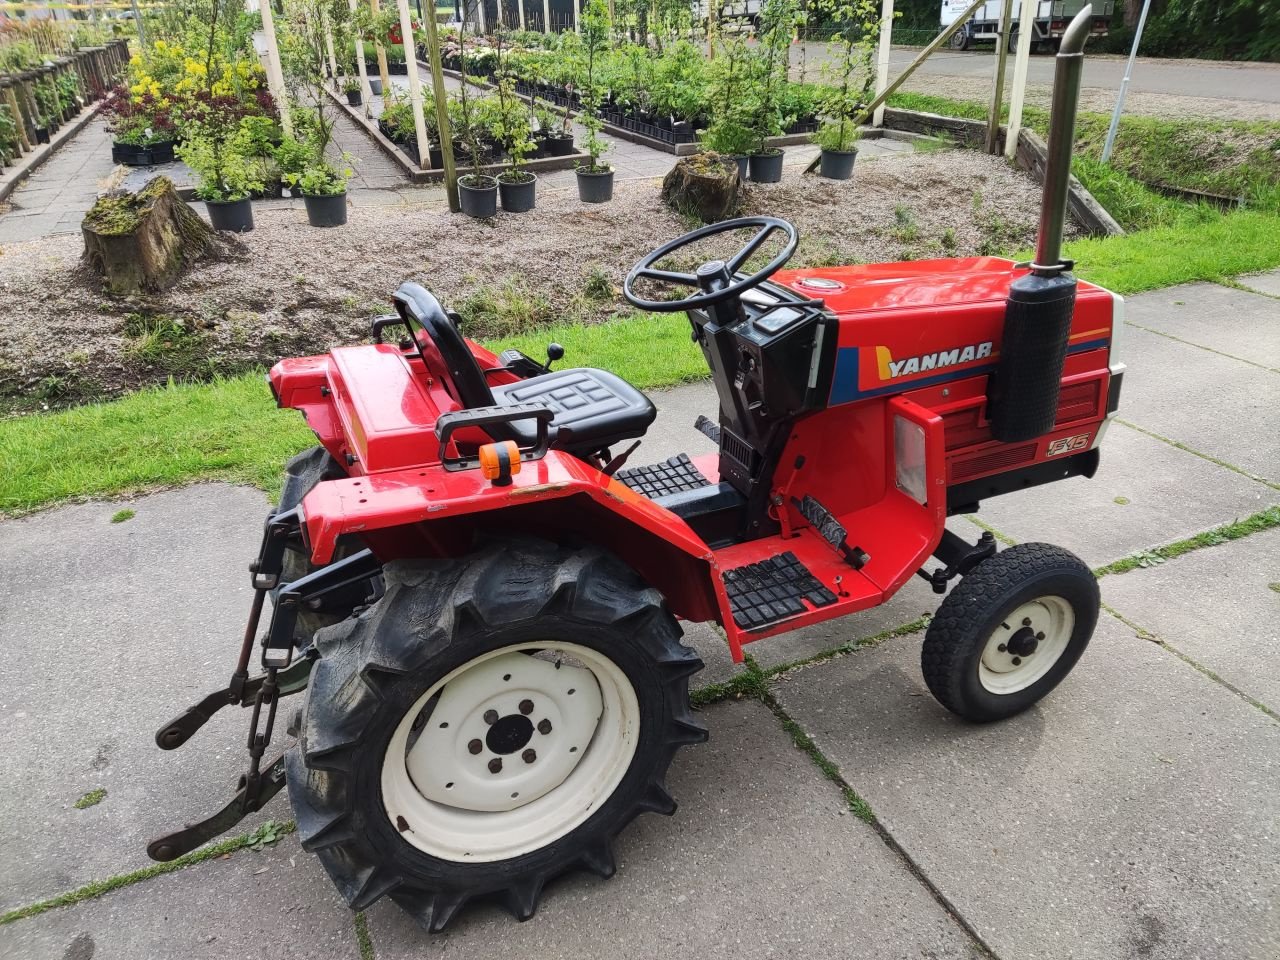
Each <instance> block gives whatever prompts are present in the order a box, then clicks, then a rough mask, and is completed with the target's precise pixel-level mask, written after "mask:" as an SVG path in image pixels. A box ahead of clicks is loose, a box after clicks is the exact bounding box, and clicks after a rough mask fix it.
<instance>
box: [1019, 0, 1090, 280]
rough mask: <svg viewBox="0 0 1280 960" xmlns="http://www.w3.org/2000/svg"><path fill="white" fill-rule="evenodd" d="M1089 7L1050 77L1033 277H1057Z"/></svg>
mask: <svg viewBox="0 0 1280 960" xmlns="http://www.w3.org/2000/svg"><path fill="white" fill-rule="evenodd" d="M1092 22H1093V5H1092V4H1089V5H1087V6H1086V7H1085V8H1084V9H1083V10H1081V11H1080V12H1079V13H1077V14H1076V16H1075V19H1074V20H1072V21H1071V23H1070V24H1069V25H1068V26H1067V30H1066V32H1065V33H1064V34H1063V35H1062V45H1061V46H1060V47H1059V49H1058V56H1057V59H1056V64H1055V71H1054V77H1053V101H1052V104H1051V106H1050V108H1049V146H1048V149H1047V151H1046V153H1047V156H1046V158H1045V166H1044V194H1043V199H1042V200H1041V201H1040V230H1039V234H1038V236H1037V237H1036V259H1035V263H1034V264H1032V267H1031V270H1032V272H1033V273H1035V274H1036V275H1037V276H1041V277H1046V276H1054V275H1056V274H1058V273H1061V272H1062V271H1063V270H1064V269H1065V266H1064V265H1063V263H1062V228H1063V224H1064V223H1065V222H1066V219H1067V185H1068V183H1069V181H1070V179H1071V148H1072V146H1073V145H1074V141H1075V135H1076V107H1077V106H1078V104H1079V100H1080V75H1081V73H1083V71H1084V42H1085V41H1086V40H1087V39H1089V26H1090V24H1091V23H1092Z"/></svg>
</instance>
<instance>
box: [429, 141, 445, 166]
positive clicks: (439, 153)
mask: <svg viewBox="0 0 1280 960" xmlns="http://www.w3.org/2000/svg"><path fill="white" fill-rule="evenodd" d="M427 162H428V163H429V164H431V169H432V170H442V169H444V151H443V150H441V149H440V145H439V144H435V143H433V144H431V145H430V146H429V147H427Z"/></svg>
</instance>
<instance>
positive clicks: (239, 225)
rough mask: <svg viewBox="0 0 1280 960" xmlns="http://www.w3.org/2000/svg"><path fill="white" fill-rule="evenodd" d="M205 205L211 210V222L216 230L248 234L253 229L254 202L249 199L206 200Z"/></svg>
mask: <svg viewBox="0 0 1280 960" xmlns="http://www.w3.org/2000/svg"><path fill="white" fill-rule="evenodd" d="M204 205H205V206H206V207H208V208H209V222H210V223H211V224H213V229H215V230H230V231H232V232H233V233H248V232H249V231H250V230H252V229H253V201H251V200H250V199H249V198H248V197H245V198H244V199H243V200H206V201H205V204H204Z"/></svg>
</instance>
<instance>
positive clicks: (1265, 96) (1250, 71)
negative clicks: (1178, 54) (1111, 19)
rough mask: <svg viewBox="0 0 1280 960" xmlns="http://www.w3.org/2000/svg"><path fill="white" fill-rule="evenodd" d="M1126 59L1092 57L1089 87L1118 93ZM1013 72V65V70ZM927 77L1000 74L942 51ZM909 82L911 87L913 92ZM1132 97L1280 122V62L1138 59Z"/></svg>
mask: <svg viewBox="0 0 1280 960" xmlns="http://www.w3.org/2000/svg"><path fill="white" fill-rule="evenodd" d="M826 46H827V45H826V44H824V43H807V44H805V48H806V55H807V56H809V57H812V58H813V59H812V60H811V61H810V63H816V62H818V61H819V60H820V59H821V58H822V57H824V56H825V55H826ZM919 52H920V51H919V49H918V48H914V47H895V48H894V49H893V53H892V55H891V58H890V61H889V76H890V78H892V77H896V76H897V75H899V74H900V73H901V72H902V71H903V70H904V69H905V68H906V67H907V65H908V64H910V63H911V61H912V60H914V59H915V57H916V55H917V54H918V53H919ZM798 59H799V50H798V48H793V50H792V57H791V60H792V63H793V64H795V63H796V62H797V61H798ZM1125 60H1126V58H1125V57H1123V56H1119V55H1115V54H1096V55H1094V54H1090V55H1088V56H1086V57H1085V62H1084V79H1083V82H1082V86H1084V87H1086V88H1102V89H1110V90H1117V89H1118V88H1119V86H1120V81H1121V79H1122V78H1123V77H1124V68H1125ZM1008 69H1009V72H1010V73H1012V70H1013V67H1012V62H1010V65H1009V68H1008ZM1053 69H1054V58H1053V56H1051V55H1049V54H1032V56H1031V63H1030V67H1029V68H1028V83H1029V84H1031V85H1043V86H1048V85H1049V84H1051V83H1052V82H1053ZM917 74H918V75H920V76H924V77H962V78H965V79H967V80H985V81H990V79H991V78H992V77H993V76H994V75H995V54H994V51H993V50H991V49H989V48H988V49H985V50H984V49H978V50H969V51H965V52H963V53H962V52H959V51H956V50H950V49H943V50H939V51H938V52H937V53H935V54H934V55H933V56H932V57H930V58H929V59H928V60H926V61H925V62H924V64H923V65H922V66H921V67H920V69H919V70H918V71H917ZM910 86H911V85H910V83H908V88H910ZM1129 90H1130V92H1141V93H1153V94H1162V95H1165V96H1177V97H1198V98H1212V99H1222V100H1242V101H1248V102H1253V103H1267V104H1276V105H1277V109H1276V118H1277V119H1280V63H1236V62H1224V61H1217V60H1160V59H1155V58H1147V57H1139V58H1138V61H1137V63H1136V64H1135V65H1134V71H1133V77H1132V79H1131V81H1130V84H1129Z"/></svg>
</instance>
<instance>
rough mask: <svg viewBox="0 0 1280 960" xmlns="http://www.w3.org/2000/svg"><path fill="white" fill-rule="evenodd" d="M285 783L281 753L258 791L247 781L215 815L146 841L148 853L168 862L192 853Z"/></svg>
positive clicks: (260, 803) (232, 825) (259, 804)
mask: <svg viewBox="0 0 1280 960" xmlns="http://www.w3.org/2000/svg"><path fill="white" fill-rule="evenodd" d="M283 786H284V755H283V754H281V755H280V756H278V757H276V759H275V760H274V761H273V762H272V763H271V766H269V767H268V768H267V769H266V770H265V771H263V772H262V774H261V778H260V780H259V781H258V784H257V789H256V791H255V790H253V789H252V787H253V785H252V784H250V783H249V782H247V781H244V782H243V783H242V785H241V787H240V791H239V792H238V793H237V794H236V795H235V796H234V797H233V798H232V799H231V802H230V803H228V804H227V805H226V806H225V807H223V808H222V809H221V810H219V811H218V812H217V813H215V814H214V815H213V816H211V817H209V818H207V819H205V820H201V821H200V822H199V823H196V824H193V825H191V826H189V827H186V828H184V829H182V830H177V831H174V832H173V833H170V834H166V835H165V836H163V837H157V838H156V839H154V840H152V841H151V842H150V843H149V844H147V856H149V857H150V858H151V859H152V860H158V861H160V862H161V863H167V862H169V861H170V860H176V859H178V857H180V856H182V855H183V854H184V853H190V852H191V851H192V850H194V849H195V848H196V847H198V846H201V845H202V844H205V843H208V842H209V841H210V840H212V839H213V838H214V837H216V836H218V835H219V834H222V833H226V832H227V831H228V830H230V829H231V828H232V827H234V826H235V825H236V824H237V823H239V822H240V821H241V820H243V819H244V818H245V817H247V816H248V815H249V814H251V813H253V812H255V811H257V810H261V809H262V808H263V807H264V806H266V803H267V801H268V800H270V799H271V798H272V797H274V796H275V795H276V794H277V793H279V792H280V788H281V787H283ZM251 794H252V795H251Z"/></svg>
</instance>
